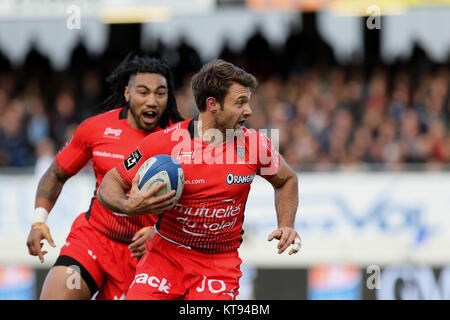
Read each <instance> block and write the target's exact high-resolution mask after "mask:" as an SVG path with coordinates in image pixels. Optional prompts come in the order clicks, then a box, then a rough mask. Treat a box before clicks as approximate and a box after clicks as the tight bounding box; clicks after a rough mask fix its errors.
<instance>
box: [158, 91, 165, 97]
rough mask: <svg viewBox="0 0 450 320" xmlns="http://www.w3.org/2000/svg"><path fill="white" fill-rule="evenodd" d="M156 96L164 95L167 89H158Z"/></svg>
mask: <svg viewBox="0 0 450 320" xmlns="http://www.w3.org/2000/svg"><path fill="white" fill-rule="evenodd" d="M157 94H158V96H160V97H164V96H165V95H166V94H167V91H165V90H161V91H158V93H157Z"/></svg>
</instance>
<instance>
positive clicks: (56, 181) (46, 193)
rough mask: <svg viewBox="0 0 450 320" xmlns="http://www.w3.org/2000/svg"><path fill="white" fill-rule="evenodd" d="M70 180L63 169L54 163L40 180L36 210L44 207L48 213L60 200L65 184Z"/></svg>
mask: <svg viewBox="0 0 450 320" xmlns="http://www.w3.org/2000/svg"><path fill="white" fill-rule="evenodd" d="M67 179H69V176H67V175H66V174H65V173H64V172H63V171H62V170H61V169H59V168H58V166H57V165H56V163H55V162H53V163H52V164H51V165H50V167H49V168H48V169H47V171H46V172H45V173H44V175H43V176H42V177H41V179H40V180H39V184H38V187H37V191H36V199H35V208H39V207H42V208H44V209H46V210H47V211H48V212H50V210H51V209H52V208H53V206H54V205H55V203H56V200H58V197H59V195H60V193H61V190H62V188H63V186H64V183H65V182H66V181H67Z"/></svg>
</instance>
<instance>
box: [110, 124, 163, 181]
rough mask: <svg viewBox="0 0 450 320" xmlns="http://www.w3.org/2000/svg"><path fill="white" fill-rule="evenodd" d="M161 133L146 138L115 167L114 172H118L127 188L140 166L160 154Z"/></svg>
mask: <svg viewBox="0 0 450 320" xmlns="http://www.w3.org/2000/svg"><path fill="white" fill-rule="evenodd" d="M161 132H162V131H159V132H156V133H152V134H150V135H148V136H146V137H145V138H144V139H143V140H142V141H141V143H140V144H139V145H138V147H137V149H136V150H135V151H133V152H132V153H131V154H130V155H129V156H128V157H126V158H125V160H123V161H121V162H120V163H119V164H118V165H117V166H116V170H117V172H119V175H120V176H121V177H122V180H123V181H124V182H125V183H126V184H128V185H129V186H131V182H132V180H133V178H134V176H135V175H136V173H137V172H138V170H139V168H140V167H141V166H142V164H143V163H144V162H145V161H146V160H147V159H148V158H150V157H153V156H154V155H157V154H159V153H161V152H158V150H161V147H162V145H163V144H162V143H161V141H162V139H161Z"/></svg>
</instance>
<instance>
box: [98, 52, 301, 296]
mask: <svg viewBox="0 0 450 320" xmlns="http://www.w3.org/2000/svg"><path fill="white" fill-rule="evenodd" d="M191 85H192V91H193V94H194V97H195V101H196V104H197V107H198V109H199V111H200V112H199V115H198V116H197V117H195V118H193V119H189V120H186V121H183V122H179V123H177V124H175V125H173V126H171V127H169V128H167V129H165V130H164V131H159V132H156V133H153V134H151V135H149V136H147V137H146V138H145V139H144V140H143V141H142V142H141V143H140V144H139V146H138V148H137V149H136V150H135V151H134V152H133V153H132V154H131V155H130V156H129V157H128V158H127V160H126V161H124V162H122V163H120V164H119V165H118V166H116V168H114V169H112V170H111V171H109V172H108V173H107V174H106V175H105V177H104V179H103V181H102V184H101V186H100V188H99V190H98V199H99V201H100V202H101V203H102V204H103V205H104V206H105V207H107V208H109V209H110V210H112V211H115V212H120V213H123V214H126V215H130V216H139V215H141V214H145V213H148V212H151V210H150V208H149V206H150V205H151V201H152V197H151V196H150V197H149V195H148V194H147V193H145V192H142V191H140V190H139V189H138V187H137V184H138V180H139V175H138V174H136V173H137V171H138V169H139V168H140V166H141V165H142V164H143V163H144V162H145V160H147V159H148V158H150V157H152V156H155V155H157V154H168V155H171V156H172V157H173V158H175V159H177V160H178V161H179V162H180V163H181V166H182V168H183V171H184V176H185V180H186V181H191V182H192V181H195V183H186V184H185V185H184V190H183V193H182V195H181V198H180V199H179V201H178V202H177V203H176V204H175V205H174V206H173V207H172V208H170V209H169V210H168V211H166V212H164V213H163V214H160V215H159V220H158V222H157V224H156V229H157V230H156V235H155V236H154V237H153V238H151V239H149V240H147V242H146V249H147V251H146V253H145V254H144V255H143V257H142V258H141V260H140V261H139V263H138V265H137V267H136V275H135V278H134V280H133V282H132V283H131V286H130V288H129V290H128V293H127V295H126V299H186V300H190V299H207V300H210V299H211V300H212V299H234V298H235V297H236V296H237V295H238V292H239V278H240V277H241V275H242V273H241V270H240V265H241V262H242V261H241V259H240V258H239V254H238V248H239V246H240V244H241V242H242V234H243V230H242V225H243V219H244V210H245V205H246V201H247V198H248V193H249V191H250V184H251V182H252V181H253V178H254V176H255V175H256V174H258V175H260V176H262V177H264V178H265V179H267V180H268V181H269V182H270V183H271V184H272V186H273V188H274V193H275V209H276V213H277V222H278V228H277V229H276V230H275V231H273V232H272V233H271V234H270V235H269V236H268V240H269V241H271V240H273V239H277V240H279V242H278V245H277V249H278V253H280V254H281V253H283V252H284V251H285V250H286V249H288V248H289V247H290V246H291V245H292V247H291V249H290V250H289V252H288V253H289V255H291V254H295V253H297V252H298V251H299V250H300V246H301V242H300V236H299V234H298V233H297V232H296V231H295V230H294V223H295V215H296V211H297V207H298V181H297V175H296V173H295V172H294V171H293V170H292V169H291V168H290V167H289V165H288V164H287V163H286V162H285V160H284V159H283V157H282V156H281V155H280V154H279V153H278V152H277V151H276V150H275V148H274V147H273V145H272V143H271V141H270V140H269V139H268V137H267V136H266V135H264V134H262V133H259V132H256V131H254V130H249V129H247V128H246V127H244V122H245V121H246V120H247V119H248V118H249V117H250V116H251V114H252V110H251V107H250V104H249V103H250V98H251V91H252V89H254V88H255V87H256V85H257V81H256V79H255V78H254V77H253V76H252V75H251V74H249V73H247V72H245V71H244V70H242V69H240V68H238V67H236V66H234V65H233V64H231V63H228V62H225V61H223V60H214V61H212V62H210V63H208V64H206V65H204V66H203V67H202V69H201V70H200V71H199V72H198V73H197V74H195V75H194V76H193V78H192V81H191ZM174 193H175V191H174V190H172V191H170V192H169V193H167V194H168V195H170V196H173V195H174ZM127 194H128V195H127ZM171 201H172V202H171ZM170 203H172V204H173V203H174V200H168V202H167V204H170Z"/></svg>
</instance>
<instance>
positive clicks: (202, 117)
mask: <svg viewBox="0 0 450 320" xmlns="http://www.w3.org/2000/svg"><path fill="white" fill-rule="evenodd" d="M196 125H197V132H198V136H199V137H200V138H201V139H202V140H203V141H204V142H205V143H207V144H211V145H219V144H222V143H224V142H225V140H224V138H225V137H226V131H225V130H220V129H219V128H217V125H216V121H215V120H214V117H212V116H211V115H209V114H208V113H207V112H200V114H199V116H198V122H197V124H196ZM217 131H219V132H220V133H221V135H219V134H218V133H217ZM222 131H223V132H222Z"/></svg>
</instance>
